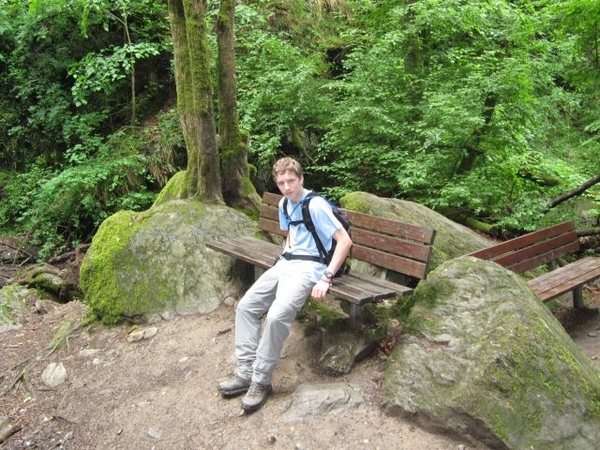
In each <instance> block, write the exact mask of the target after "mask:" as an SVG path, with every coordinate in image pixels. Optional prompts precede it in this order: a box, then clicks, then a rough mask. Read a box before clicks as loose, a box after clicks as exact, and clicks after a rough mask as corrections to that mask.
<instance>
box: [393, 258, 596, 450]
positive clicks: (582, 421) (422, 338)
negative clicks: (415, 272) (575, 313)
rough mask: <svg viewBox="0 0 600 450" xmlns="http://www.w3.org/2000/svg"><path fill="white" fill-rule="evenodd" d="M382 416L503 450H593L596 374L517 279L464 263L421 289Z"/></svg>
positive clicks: (446, 267)
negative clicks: (396, 418) (451, 433)
mask: <svg viewBox="0 0 600 450" xmlns="http://www.w3.org/2000/svg"><path fill="white" fill-rule="evenodd" d="M413 300H414V301H415V304H414V307H413V310H412V314H411V316H410V319H409V321H408V323H407V324H405V326H406V328H405V332H404V334H403V335H402V337H401V339H400V341H399V344H398V346H397V347H396V349H395V350H394V352H393V353H392V355H391V358H390V364H389V368H388V370H387V372H386V376H385V380H384V383H383V398H384V408H385V410H386V411H387V412H388V413H390V414H397V415H400V416H402V417H405V418H409V419H412V420H414V421H415V422H416V423H418V424H419V425H420V426H422V427H424V428H426V429H430V430H431V429H433V430H436V431H444V432H454V433H457V434H460V435H462V436H471V437H473V438H474V439H476V440H478V441H481V442H484V443H486V444H487V445H489V446H490V447H492V448H497V449H507V448H508V449H515V450H517V449H523V450H525V449H527V450H530V449H544V450H554V449H556V450H558V449H561V450H562V449H565V450H566V449H578V450H588V449H589V450H595V449H597V448H598V443H599V442H600V374H599V372H598V371H597V369H596V368H595V367H594V366H593V363H592V361H591V360H590V359H589V358H588V357H587V356H585V355H584V354H583V353H582V352H581V350H580V349H579V348H578V347H577V346H576V345H575V343H574V342H573V341H572V340H571V338H570V337H569V336H568V334H567V333H566V332H565V330H564V329H563V327H562V326H561V324H560V323H559V322H558V321H557V320H556V318H555V317H554V316H553V315H552V314H551V313H550V312H549V310H548V309H547V308H546V307H545V306H544V305H543V304H542V303H541V302H540V301H539V300H538V299H537V297H536V296H535V294H533V293H532V292H531V290H530V289H529V288H528V286H527V284H526V283H525V282H524V281H523V279H522V278H521V277H519V276H518V275H515V274H514V273H512V272H510V271H508V270H506V269H504V268H502V267H501V266H499V265H497V264H494V263H490V262H485V261H480V260H477V259H475V258H471V257H462V258H458V259H454V260H451V261H448V262H446V263H444V264H442V265H441V266H440V267H438V268H437V269H436V270H435V271H434V272H432V273H431V274H430V276H429V278H428V279H427V280H425V281H423V282H421V284H420V285H419V287H418V288H417V290H416V291H415V295H414V297H413Z"/></svg>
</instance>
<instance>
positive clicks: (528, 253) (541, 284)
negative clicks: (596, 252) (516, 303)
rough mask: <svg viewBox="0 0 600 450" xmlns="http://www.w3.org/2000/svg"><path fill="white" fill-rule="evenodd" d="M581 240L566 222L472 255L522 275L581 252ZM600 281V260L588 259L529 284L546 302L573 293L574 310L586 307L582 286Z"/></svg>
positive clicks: (548, 273) (533, 280) (544, 275)
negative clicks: (599, 279) (598, 279)
mask: <svg viewBox="0 0 600 450" xmlns="http://www.w3.org/2000/svg"><path fill="white" fill-rule="evenodd" d="M579 249H580V246H579V239H578V238H577V233H576V232H575V225H574V223H573V222H570V221H569V222H563V223H560V224H558V225H554V226H551V227H548V228H544V229H542V230H538V231H534V232H532V233H528V234H525V235H523V236H519V237H517V238H514V239H510V240H508V241H505V242H501V243H500V244H496V245H493V246H491V247H487V248H484V249H482V250H478V251H476V252H473V253H470V254H469V255H470V256H475V257H477V258H479V259H484V260H489V261H494V262H496V263H498V264H500V265H502V266H504V267H506V268H507V269H510V270H512V271H513V272H516V273H519V274H522V273H524V272H527V271H528V270H532V269H535V268H537V267H540V266H542V265H543V264H549V263H553V262H555V261H557V260H558V259H559V258H562V257H564V256H567V255H570V254H573V253H576V252H578V251H579ZM599 277H600V258H595V257H586V258H582V259H578V260H577V261H575V262H572V263H570V264H566V265H563V266H562V267H559V268H557V269H554V270H551V271H550V272H547V273H545V274H543V275H541V276H539V277H536V278H533V279H531V280H529V281H528V284H529V287H531V289H532V290H533V292H535V293H536V294H537V296H538V297H539V298H540V300H542V301H543V302H547V301H549V300H552V299H554V298H556V297H559V296H561V295H563V294H566V293H568V292H570V291H572V292H573V306H574V307H575V308H582V307H583V295H582V289H581V288H582V286H583V285H584V284H586V283H589V282H590V281H593V280H595V279H597V278H599Z"/></svg>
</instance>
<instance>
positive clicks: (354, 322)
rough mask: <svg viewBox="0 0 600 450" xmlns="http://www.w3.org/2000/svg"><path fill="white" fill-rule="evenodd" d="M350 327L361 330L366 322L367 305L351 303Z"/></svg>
mask: <svg viewBox="0 0 600 450" xmlns="http://www.w3.org/2000/svg"><path fill="white" fill-rule="evenodd" d="M349 314H350V328H352V329H353V330H361V329H362V327H363V325H364V323H365V307H364V306H359V305H355V304H354V303H350V311H349Z"/></svg>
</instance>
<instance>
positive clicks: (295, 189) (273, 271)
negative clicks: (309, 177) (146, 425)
mask: <svg viewBox="0 0 600 450" xmlns="http://www.w3.org/2000/svg"><path fill="white" fill-rule="evenodd" d="M273 179H274V180H275V182H276V183H277V187H278V188H279V190H280V191H281V193H282V194H283V195H284V197H285V198H287V199H288V202H287V209H288V211H287V213H288V216H287V217H286V215H285V214H284V212H283V205H284V201H283V199H281V201H280V203H279V224H280V227H281V229H282V230H287V231H288V234H287V237H286V239H285V242H284V249H283V254H282V256H281V257H280V258H279V259H278V260H277V262H276V264H275V265H274V266H273V267H271V268H270V269H269V270H267V271H266V272H265V273H263V275H262V276H261V277H260V278H259V279H258V280H256V282H255V283H254V284H253V285H252V287H251V288H250V289H249V290H248V291H247V292H246V295H244V297H243V298H242V299H241V300H240V302H239V303H238V305H237V308H236V314H235V355H236V360H237V370H236V373H235V376H234V377H233V378H231V379H229V380H227V381H224V382H222V383H220V384H219V391H220V392H221V394H222V395H223V396H225V397H232V396H235V395H240V394H243V393H246V395H245V396H244V398H243V400H242V407H243V408H244V410H245V411H254V410H257V409H258V408H260V407H261V406H262V405H263V403H264V402H265V400H266V399H267V396H268V395H269V394H270V393H271V390H272V387H271V379H272V377H273V373H274V372H275V368H276V366H277V363H278V362H279V358H280V355H281V351H282V349H283V344H284V342H285V340H286V339H287V337H288V335H289V333H290V328H291V327H292V323H293V322H294V319H295V317H296V313H297V312H298V311H300V309H302V306H303V305H304V303H305V302H306V299H307V297H308V295H309V294H310V295H312V297H313V298H314V299H315V300H322V299H323V298H325V295H326V294H327V291H328V290H329V287H330V285H331V283H332V282H333V274H335V273H336V272H337V271H338V269H339V268H340V267H341V266H342V264H343V263H344V260H345V258H346V255H347V254H348V252H349V251H350V247H351V246H352V240H351V239H350V236H349V235H348V233H347V232H346V230H345V229H344V227H343V226H342V224H341V223H340V222H339V221H338V220H337V219H336V218H335V216H334V215H333V212H332V211H331V206H330V205H329V203H328V202H327V201H326V200H324V199H323V198H321V197H315V198H313V199H312V200H311V201H310V203H309V212H310V217H311V218H312V221H313V223H314V224H315V227H316V230H317V233H318V235H319V237H320V239H321V242H322V243H323V245H324V247H325V248H326V249H329V248H331V244H332V239H335V240H336V241H337V244H336V247H335V251H334V253H333V256H332V258H331V261H330V262H329V264H328V265H326V264H323V263H320V262H319V250H318V248H317V244H316V243H315V241H314V238H313V236H312V235H311V233H310V231H309V230H307V229H306V227H305V226H304V224H298V225H294V224H292V226H290V223H289V222H290V220H291V221H292V222H293V221H296V220H302V200H303V199H304V198H305V197H306V194H308V192H310V191H308V190H307V189H304V174H303V170H302V166H301V165H300V164H299V163H298V162H297V161H296V160H294V159H292V158H282V159H280V160H279V161H277V162H276V163H275V165H274V166H273ZM265 313H267V315H266V318H265V323H264V329H263V332H262V335H261V318H262V316H263V315H264V314H265Z"/></svg>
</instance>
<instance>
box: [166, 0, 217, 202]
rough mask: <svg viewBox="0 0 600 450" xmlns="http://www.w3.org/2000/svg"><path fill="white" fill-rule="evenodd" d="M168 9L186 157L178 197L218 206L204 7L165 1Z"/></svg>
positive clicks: (190, 0)
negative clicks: (195, 199)
mask: <svg viewBox="0 0 600 450" xmlns="http://www.w3.org/2000/svg"><path fill="white" fill-rule="evenodd" d="M168 9H169V19H170V22H171V33H172V35H173V52H174V57H175V84H176V87H177V110H178V112H179V118H180V120H181V125H182V128H183V134H184V139H185V143H186V147H187V156H188V164H187V170H186V176H185V182H184V185H183V187H182V190H181V192H180V197H181V198H197V199H199V200H202V201H208V202H222V195H221V177H220V171H219V152H218V148H217V138H216V130H215V118H214V110H213V106H212V85H211V79H210V60H209V52H208V46H207V43H206V22H205V11H204V3H203V1H202V0H168Z"/></svg>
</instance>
